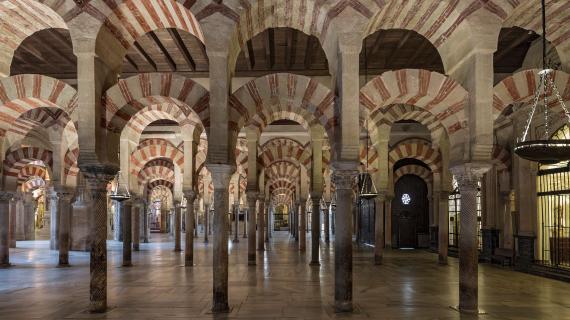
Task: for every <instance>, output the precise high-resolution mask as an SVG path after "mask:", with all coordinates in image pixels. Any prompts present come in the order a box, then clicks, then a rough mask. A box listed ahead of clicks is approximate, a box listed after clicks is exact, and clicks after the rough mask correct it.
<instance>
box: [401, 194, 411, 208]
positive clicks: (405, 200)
mask: <svg viewBox="0 0 570 320" xmlns="http://www.w3.org/2000/svg"><path fill="white" fill-rule="evenodd" d="M410 202H412V197H410V195H409V194H407V193H404V194H403V195H402V203H403V204H405V205H408V204H410Z"/></svg>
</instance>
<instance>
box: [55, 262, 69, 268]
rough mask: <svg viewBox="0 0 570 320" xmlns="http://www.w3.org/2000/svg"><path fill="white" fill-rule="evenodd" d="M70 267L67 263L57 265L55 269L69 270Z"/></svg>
mask: <svg viewBox="0 0 570 320" xmlns="http://www.w3.org/2000/svg"><path fill="white" fill-rule="evenodd" d="M69 267H71V265H70V264H69V263H59V264H58V265H57V268H69Z"/></svg>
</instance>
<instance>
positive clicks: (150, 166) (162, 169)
mask: <svg viewBox="0 0 570 320" xmlns="http://www.w3.org/2000/svg"><path fill="white" fill-rule="evenodd" d="M160 179H162V180H166V181H170V182H172V183H174V164H173V163H172V162H171V161H170V160H169V159H164V158H159V159H154V160H151V161H149V162H148V163H147V164H146V165H145V166H144V168H143V169H142V170H141V171H139V173H138V176H137V180H138V183H139V185H141V186H144V185H146V183H148V182H149V181H154V180H160Z"/></svg>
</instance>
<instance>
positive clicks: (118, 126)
mask: <svg viewBox="0 0 570 320" xmlns="http://www.w3.org/2000/svg"><path fill="white" fill-rule="evenodd" d="M209 97H210V96H209V93H208V91H207V90H206V89H204V87H202V86H201V85H199V84H198V83H196V82H194V81H193V80H192V79H189V78H185V77H182V76H179V75H175V74H162V73H143V74H139V75H136V76H133V77H130V78H127V79H124V80H119V82H118V83H117V84H116V85H114V86H113V87H111V88H109V90H107V92H106V93H105V103H104V105H105V118H106V123H105V126H106V127H107V128H108V129H110V130H112V131H115V132H121V131H122V130H123V129H124V128H125V127H127V126H128V127H129V128H130V129H131V130H133V131H134V132H137V133H140V132H142V130H144V128H145V127H146V126H147V125H148V124H149V123H151V122H153V121H156V120H160V119H165V118H168V119H170V120H173V121H176V122H178V124H179V125H181V126H183V125H185V124H187V123H189V124H194V125H196V122H198V121H199V122H200V123H201V125H202V126H203V127H205V128H208V127H209V126H210V110H209V107H208V106H209V100H210V98H209ZM139 113H140V115H139V116H138V117H135V116H137V115H138V114H139ZM165 115H166V116H165Z"/></svg>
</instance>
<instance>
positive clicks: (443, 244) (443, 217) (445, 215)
mask: <svg viewBox="0 0 570 320" xmlns="http://www.w3.org/2000/svg"><path fill="white" fill-rule="evenodd" d="M461 207H463V203H462V204H461ZM475 214H477V212H475ZM437 232H438V234H439V236H438V240H437V245H438V262H439V264H441V265H446V264H447V250H448V248H449V192H445V191H440V192H439V226H438V230H437Z"/></svg>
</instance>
